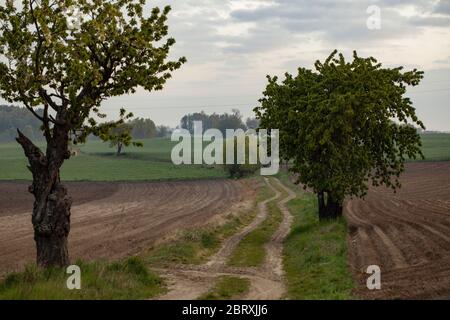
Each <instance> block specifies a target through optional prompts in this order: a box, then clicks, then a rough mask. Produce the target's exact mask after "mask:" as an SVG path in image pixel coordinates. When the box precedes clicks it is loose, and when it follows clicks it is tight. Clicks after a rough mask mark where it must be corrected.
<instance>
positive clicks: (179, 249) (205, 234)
mask: <svg viewBox="0 0 450 320" xmlns="http://www.w3.org/2000/svg"><path fill="white" fill-rule="evenodd" d="M254 179H255V181H262V180H256V179H260V178H254ZM261 183H262V182H261ZM269 196H270V190H269V188H268V187H267V186H266V185H263V186H262V187H261V188H260V189H259V190H258V195H257V197H256V202H255V203H254V205H253V206H252V208H251V209H250V210H248V211H246V212H241V213H237V214H236V213H231V214H229V215H228V216H227V217H226V218H225V219H226V220H225V222H224V223H223V224H221V225H216V226H209V227H208V226H206V227H202V228H201V229H192V230H187V231H184V232H183V233H182V235H181V236H180V237H177V238H176V239H174V240H172V241H170V242H168V243H166V244H162V245H160V246H157V247H156V248H153V249H151V250H150V251H149V252H147V253H145V254H144V259H145V261H146V262H147V263H149V264H150V265H156V266H167V265H169V264H173V263H175V264H176V263H182V264H201V263H203V262H205V261H206V260H207V259H208V257H210V256H211V255H213V254H214V253H215V252H217V251H218V250H219V248H220V246H221V244H222V241H223V240H224V239H226V238H228V237H230V236H232V235H233V234H235V233H236V232H237V231H239V230H240V229H242V228H243V227H245V226H246V225H248V224H249V223H250V222H251V221H252V220H253V219H254V218H255V215H256V210H257V203H258V202H259V201H261V200H263V199H265V198H266V197H269Z"/></svg>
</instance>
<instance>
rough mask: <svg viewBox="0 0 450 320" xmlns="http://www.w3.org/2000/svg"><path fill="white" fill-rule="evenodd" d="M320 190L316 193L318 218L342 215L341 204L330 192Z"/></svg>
mask: <svg viewBox="0 0 450 320" xmlns="http://www.w3.org/2000/svg"><path fill="white" fill-rule="evenodd" d="M326 196H327V197H326V199H325V192H324V191H320V192H318V193H317V199H318V205H319V220H330V219H337V218H339V217H340V216H342V204H341V202H340V201H339V200H336V199H335V198H334V197H333V195H332V194H331V193H330V192H327V193H326Z"/></svg>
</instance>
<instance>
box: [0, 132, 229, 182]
mask: <svg viewBox="0 0 450 320" xmlns="http://www.w3.org/2000/svg"><path fill="white" fill-rule="evenodd" d="M140 141H141V142H143V144H144V147H143V148H138V147H128V148H125V150H124V154H122V155H120V156H116V155H115V149H113V148H109V144H108V143H103V142H101V141H92V142H88V143H87V144H85V145H82V146H80V147H79V150H80V151H81V152H80V153H79V155H78V156H75V157H72V158H71V159H69V160H68V161H66V162H65V163H64V165H63V168H62V172H61V176H62V179H63V180H66V181H147V180H173V179H206V178H221V177H225V175H226V174H225V172H224V171H223V170H222V168H220V167H219V168H211V167H208V166H202V165H179V166H177V165H174V164H173V163H172V161H171V159H170V154H171V150H172V147H173V146H174V145H175V144H176V142H171V141H170V140H168V139H148V140H140ZM26 165H27V160H26V158H25V156H24V154H23V151H22V149H21V148H20V146H19V145H18V144H17V143H5V144H0V168H1V169H0V180H19V179H20V180H31V173H30V172H29V171H28V169H27V168H26Z"/></svg>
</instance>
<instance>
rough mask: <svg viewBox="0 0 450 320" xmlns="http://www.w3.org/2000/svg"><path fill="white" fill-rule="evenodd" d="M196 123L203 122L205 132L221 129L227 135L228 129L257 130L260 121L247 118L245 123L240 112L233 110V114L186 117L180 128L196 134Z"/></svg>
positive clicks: (188, 115) (198, 114) (202, 113)
mask: <svg viewBox="0 0 450 320" xmlns="http://www.w3.org/2000/svg"><path fill="white" fill-rule="evenodd" d="M194 121H201V122H202V126H203V132H205V131H206V130H208V129H213V128H214V129H219V130H220V131H221V132H222V133H223V134H225V130H226V129H235V130H236V129H243V130H247V129H257V128H258V127H259V120H257V119H255V118H247V120H246V121H245V122H244V121H243V117H242V114H241V113H240V111H239V110H237V109H233V110H232V112H231V113H223V114H217V113H213V114H206V113H205V112H204V111H202V112H195V113H190V114H187V115H185V116H184V117H183V118H181V121H180V127H181V128H182V129H187V130H189V132H191V133H193V132H194Z"/></svg>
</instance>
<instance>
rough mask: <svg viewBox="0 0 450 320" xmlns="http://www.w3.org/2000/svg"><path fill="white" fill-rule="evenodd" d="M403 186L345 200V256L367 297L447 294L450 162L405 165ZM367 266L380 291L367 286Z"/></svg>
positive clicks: (449, 293) (449, 280) (449, 283)
mask: <svg viewBox="0 0 450 320" xmlns="http://www.w3.org/2000/svg"><path fill="white" fill-rule="evenodd" d="M401 182H402V188H401V189H400V190H399V191H398V192H397V193H395V194H394V193H393V192H392V191H391V190H388V189H386V188H371V189H370V190H369V193H368V195H367V197H366V199H365V200H359V199H358V200H351V201H348V202H347V203H346V207H345V214H346V216H347V219H348V226H349V240H348V241H349V260H350V265H351V268H352V269H353V271H354V274H355V277H356V279H357V281H358V288H357V289H356V294H357V295H358V296H360V297H361V298H366V299H445V298H447V299H448V298H450V162H434V163H413V164H408V165H407V169H406V172H405V174H404V175H403V176H402V178H401ZM369 265H378V266H380V268H381V290H368V289H367V287H366V279H367V277H368V276H369V275H368V274H366V273H365V271H366V268H367V267H368V266H369Z"/></svg>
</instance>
